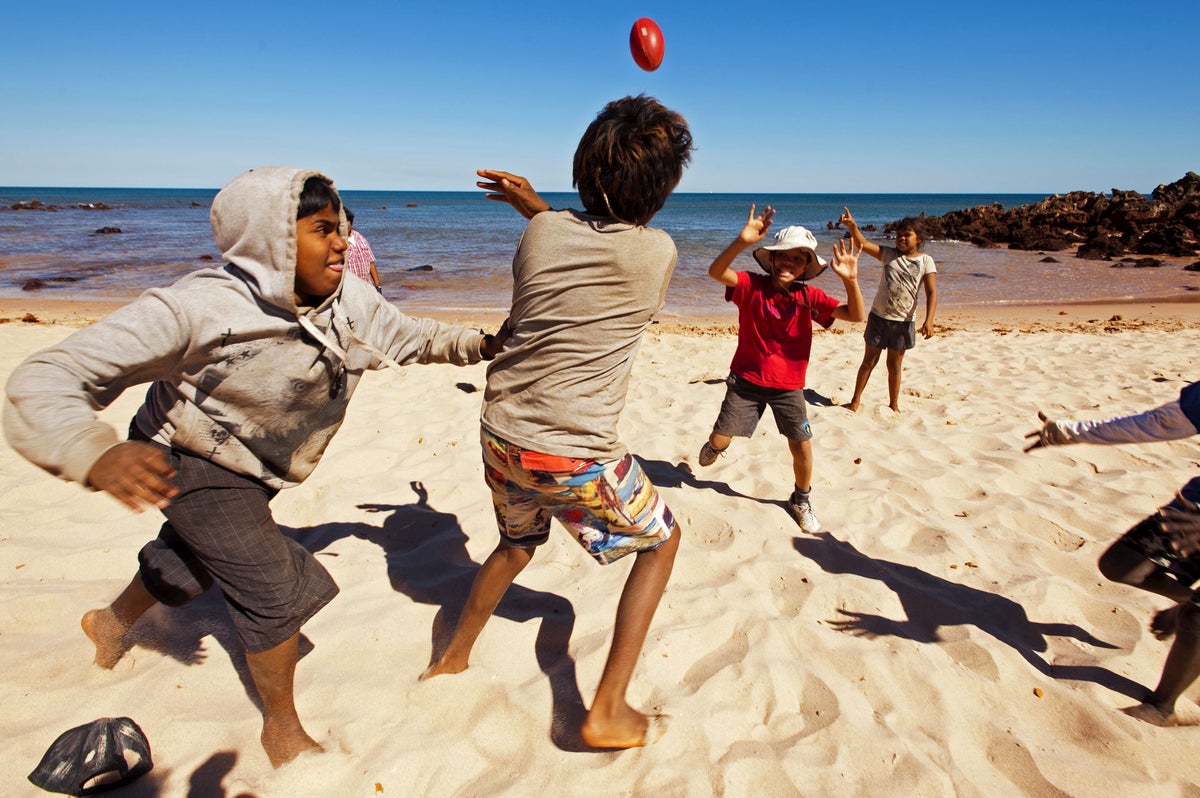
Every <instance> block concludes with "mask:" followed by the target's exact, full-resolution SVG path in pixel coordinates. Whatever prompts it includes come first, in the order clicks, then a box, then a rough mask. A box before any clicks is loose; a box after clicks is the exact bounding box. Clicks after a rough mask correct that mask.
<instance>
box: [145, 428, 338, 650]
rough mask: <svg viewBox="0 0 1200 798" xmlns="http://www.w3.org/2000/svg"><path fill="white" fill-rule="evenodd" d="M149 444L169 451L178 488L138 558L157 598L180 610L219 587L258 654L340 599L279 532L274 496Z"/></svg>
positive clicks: (321, 570)
mask: <svg viewBox="0 0 1200 798" xmlns="http://www.w3.org/2000/svg"><path fill="white" fill-rule="evenodd" d="M131 438H134V439H140V440H143V442H146V441H145V438H144V436H142V435H140V434H131ZM150 445H151V446H158V447H159V448H160V449H163V450H164V451H167V452H168V458H169V460H170V463H171V466H172V467H173V468H174V469H175V471H176V476H175V478H174V479H172V480H171V481H172V483H173V484H174V485H175V486H176V487H177V488H179V495H178V496H176V497H175V498H174V499H172V500H171V504H170V505H169V506H168V507H167V508H166V509H165V510H163V515H164V516H166V518H167V520H166V523H164V524H163V525H162V528H161V529H160V530H159V532H158V537H157V538H156V539H154V540H152V541H150V542H149V543H147V544H146V545H145V546H143V547H142V550H141V551H140V552H139V553H138V562H139V565H140V569H139V572H138V573H139V575H140V576H141V578H142V582H143V583H144V584H145V586H146V590H148V591H149V592H150V595H152V596H154V598H156V599H158V600H159V601H161V602H162V603H163V604H166V605H168V606H172V607H178V606H182V605H184V604H187V603H188V602H189V601H191V600H192V599H194V598H196V597H198V596H200V595H201V594H202V593H204V592H205V591H207V590H208V589H209V588H210V587H211V586H212V585H213V584H216V585H217V586H218V587H219V588H220V589H221V592H222V593H223V594H224V596H225V604H226V606H227V607H228V608H229V614H230V616H231V617H232V618H233V625H234V628H235V629H236V630H237V633H238V636H239V637H240V638H241V640H242V644H243V645H244V646H245V647H246V651H247V652H249V653H251V654H255V653H259V652H262V651H267V650H269V649H272V648H274V647H275V646H277V645H279V644H280V643H282V642H284V641H285V640H287V639H288V638H289V637H291V636H292V635H293V634H295V633H296V632H298V631H300V627H301V626H303V625H304V624H305V623H306V622H307V621H308V620H309V619H310V618H311V617H312V616H314V615H316V614H317V611H318V610H320V609H321V608H322V607H324V606H325V605H326V604H328V603H329V602H330V601H331V600H332V599H333V597H334V596H336V595H337V592H338V587H337V584H335V583H334V581H333V577H331V576H330V575H329V572H328V571H326V570H325V567H324V566H323V565H321V564H320V563H318V562H317V560H316V558H314V557H313V556H312V554H311V553H310V552H309V551H308V550H307V549H305V548H304V547H303V546H301V545H300V544H299V543H297V542H296V541H294V540H292V539H291V538H287V537H284V536H283V534H282V533H281V532H280V531H279V527H278V526H277V525H276V524H275V520H274V519H273V518H272V517H271V508H270V507H269V506H268V502H269V501H270V500H271V499H272V498H273V497H274V496H275V493H276V491H275V490H273V489H271V488H268V487H267V486H266V485H264V484H262V483H261V482H259V481H258V480H256V479H251V478H250V477H247V476H244V475H242V474H236V473H234V472H232V471H229V470H227V469H224V468H222V467H221V466H219V465H216V464H214V463H211V462H209V461H208V460H205V459H203V458H200V457H196V456H195V455H193V454H191V453H189V452H185V451H180V450H178V449H170V450H167V449H166V448H165V447H162V446H159V445H158V444H157V443H153V442H150Z"/></svg>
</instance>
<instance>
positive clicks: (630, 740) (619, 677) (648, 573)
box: [580, 524, 682, 748]
mask: <svg viewBox="0 0 1200 798" xmlns="http://www.w3.org/2000/svg"><path fill="white" fill-rule="evenodd" d="M681 535H682V533H681V532H680V529H679V525H678V524H676V525H675V527H674V528H673V529H672V530H671V537H670V538H669V539H668V540H667V541H666V542H664V543H663V544H662V545H661V546H659V547H658V548H657V549H654V550H653V551H643V552H639V553H638V554H637V555H636V556H637V560H636V561H635V562H634V564H633V569H632V570H631V571H630V572H629V578H628V579H626V580H625V589H624V590H623V591H622V592H621V601H620V603H619V604H618V605H617V620H616V627H615V629H614V631H613V642H612V648H610V649H609V652H608V661H607V662H606V663H605V664H604V673H603V675H601V677H600V685H599V687H597V688H596V698H595V701H593V702H592V708H591V710H590V711H589V712H588V716H587V719H586V720H585V721H584V722H583V727H582V728H581V729H580V734H581V736H582V737H583V740H584V742H586V743H587V744H588V745H590V746H593V747H595V748H636V747H637V746H640V745H646V744H647V743H652V742H654V739H653V738H652V735H650V734H648V732H649V731H650V725H651V722H652V720H654V719H653V718H652V717H651V716H649V715H643V714H642V713H640V712H638V711H637V710H635V709H633V708H632V707H630V706H629V704H627V703H626V702H625V691H626V689H627V688H628V687H629V679H630V677H631V676H632V675H633V668H634V666H635V665H636V664H637V660H638V657H639V656H640V655H641V653H642V644H643V643H645V642H646V632H647V631H649V629H650V621H651V620H652V619H653V618H654V611H655V610H656V609H658V603H659V600H660V599H662V594H663V591H664V590H665V589H666V587H667V580H669V579H670V577H671V569H672V567H673V566H674V564H675V552H676V551H677V550H678V549H679V538H680V536H681ZM648 737H651V739H647V738H648Z"/></svg>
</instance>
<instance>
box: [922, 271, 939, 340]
mask: <svg viewBox="0 0 1200 798" xmlns="http://www.w3.org/2000/svg"><path fill="white" fill-rule="evenodd" d="M921 282H923V283H925V323H924V324H922V325H921V335H923V336H924V337H926V338H932V337H933V314H934V313H936V312H937V272H930V273H929V274H927V275H925V276H924V277H922V278H921Z"/></svg>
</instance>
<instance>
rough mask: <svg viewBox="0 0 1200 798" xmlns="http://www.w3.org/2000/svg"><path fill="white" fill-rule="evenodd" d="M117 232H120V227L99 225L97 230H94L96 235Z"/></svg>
mask: <svg viewBox="0 0 1200 798" xmlns="http://www.w3.org/2000/svg"><path fill="white" fill-rule="evenodd" d="M119 232H121V228H119V227H101V228H100V229H99V230H97V231H96V234H97V235H111V234H112V233H119Z"/></svg>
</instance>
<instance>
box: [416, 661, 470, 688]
mask: <svg viewBox="0 0 1200 798" xmlns="http://www.w3.org/2000/svg"><path fill="white" fill-rule="evenodd" d="M466 669H467V663H466V662H460V661H451V660H448V659H446V657H445V656H444V655H443V656H442V658H441V659H439V660H438V661H437V662H435V663H433V664H432V665H430V666H429V667H428V668H426V669H425V672H424V673H422V674H421V675H420V676H418V677H417V681H420V682H423V681H425V680H426V679H432V678H433V677H434V676H441V675H443V674H446V675H449V674H453V673H462V672H463V671H465V670H466Z"/></svg>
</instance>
